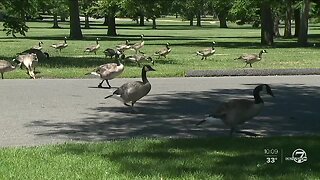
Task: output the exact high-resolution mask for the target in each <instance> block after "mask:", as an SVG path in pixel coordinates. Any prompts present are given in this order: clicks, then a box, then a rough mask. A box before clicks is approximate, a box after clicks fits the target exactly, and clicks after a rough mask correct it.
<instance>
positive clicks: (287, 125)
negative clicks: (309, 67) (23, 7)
mask: <svg viewBox="0 0 320 180" xmlns="http://www.w3.org/2000/svg"><path fill="white" fill-rule="evenodd" d="M133 80H137V79H114V80H112V81H110V83H111V85H113V86H115V87H119V86H120V85H121V84H123V83H125V82H129V81H133ZM99 82H100V80H99V79H74V80H71V79H64V80H61V79H50V80H45V79H37V80H0V97H1V100H0V112H1V117H0V124H1V125H0V135H1V139H0V146H2V147H4V146H33V145H42V144H52V143H62V142H69V141H99V140H110V139H119V138H131V137H194V136H195V137H205V136H227V135H228V129H227V128H226V127H224V126H220V127H214V126H212V125H209V124H203V126H200V127H197V126H195V123H197V122H198V121H200V120H202V119H203V118H204V117H205V114H207V113H208V112H210V110H212V109H214V108H215V107H217V106H218V105H219V104H220V103H221V102H222V101H225V100H227V99H231V98H251V97H252V96H251V94H252V89H253V88H254V87H255V86H256V84H260V83H268V84H270V85H271V87H272V89H273V91H274V94H275V96H276V97H275V98H272V97H267V96H265V103H266V107H265V109H264V111H263V112H262V113H261V114H260V115H259V116H258V117H256V118H255V119H253V120H252V121H250V122H248V123H246V124H244V125H243V126H242V127H241V129H242V130H246V131H250V132H255V133H257V134H259V135H261V136H276V135H280V136H283V135H305V134H319V133H320V114H319V105H320V103H319V102H320V76H264V77H215V78H161V79H160V78H150V82H151V84H152V90H151V92H150V94H149V95H148V96H147V97H145V98H143V99H142V100H141V101H139V102H137V103H136V111H137V112H136V113H135V114H132V113H130V108H128V107H126V106H124V105H123V104H122V103H120V102H119V101H117V100H115V99H107V100H105V99H104V97H105V96H107V95H110V94H111V93H112V91H113V90H114V89H111V90H110V89H99V88H96V86H97V85H98V83H99Z"/></svg>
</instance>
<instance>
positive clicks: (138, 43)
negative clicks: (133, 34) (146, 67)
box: [131, 34, 144, 54]
mask: <svg viewBox="0 0 320 180" xmlns="http://www.w3.org/2000/svg"><path fill="white" fill-rule="evenodd" d="M143 37H144V35H143V34H142V35H141V41H140V42H137V43H135V44H133V45H131V49H133V50H135V52H136V54H138V51H140V49H141V48H143V46H144V40H143Z"/></svg>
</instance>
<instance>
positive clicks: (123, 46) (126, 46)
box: [116, 40, 131, 52]
mask: <svg viewBox="0 0 320 180" xmlns="http://www.w3.org/2000/svg"><path fill="white" fill-rule="evenodd" d="M116 48H117V50H118V51H120V52H124V51H126V50H128V49H131V46H130V45H129V40H126V43H125V44H120V45H117V46H116Z"/></svg>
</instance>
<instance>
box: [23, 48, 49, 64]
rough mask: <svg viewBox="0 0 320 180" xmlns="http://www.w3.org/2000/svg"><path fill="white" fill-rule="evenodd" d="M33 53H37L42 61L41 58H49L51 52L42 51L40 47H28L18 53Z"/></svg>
mask: <svg viewBox="0 0 320 180" xmlns="http://www.w3.org/2000/svg"><path fill="white" fill-rule="evenodd" d="M31 53H34V54H36V55H37V58H38V59H39V60H40V61H41V60H45V59H49V54H48V53H47V52H42V51H41V50H38V49H33V48H31V49H27V50H25V51H23V52H21V53H19V54H18V55H21V54H31Z"/></svg>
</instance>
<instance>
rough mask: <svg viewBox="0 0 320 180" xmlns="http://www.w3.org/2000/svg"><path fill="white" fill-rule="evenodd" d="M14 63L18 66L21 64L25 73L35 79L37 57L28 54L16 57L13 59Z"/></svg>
mask: <svg viewBox="0 0 320 180" xmlns="http://www.w3.org/2000/svg"><path fill="white" fill-rule="evenodd" d="M13 61H14V62H16V63H18V64H19V65H20V66H21V65H22V64H23V65H24V66H25V67H26V68H27V71H28V72H27V73H28V74H29V76H30V77H31V78H33V79H35V78H36V77H35V73H34V72H35V67H36V65H37V64H38V58H37V55H36V54H34V53H30V54H22V55H19V56H18V57H17V59H13Z"/></svg>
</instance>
